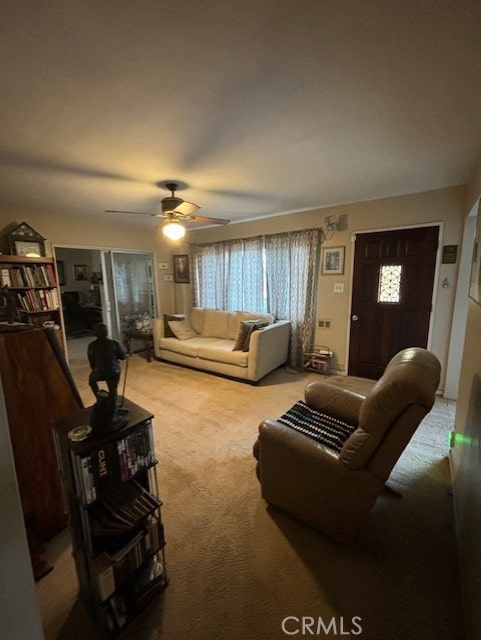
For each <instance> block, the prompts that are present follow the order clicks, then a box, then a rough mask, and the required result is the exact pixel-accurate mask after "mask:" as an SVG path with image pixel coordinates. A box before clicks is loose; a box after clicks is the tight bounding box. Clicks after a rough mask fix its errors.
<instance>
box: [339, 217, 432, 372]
mask: <svg viewBox="0 0 481 640" xmlns="http://www.w3.org/2000/svg"><path fill="white" fill-rule="evenodd" d="M438 234H439V227H419V228H415V229H403V230H400V231H383V232H378V233H360V234H358V235H357V236H356V244H355V252H354V277H353V286H352V306H351V308H352V311H351V337H350V347H349V368H348V372H349V374H350V375H354V376H362V377H365V378H374V379H377V378H380V377H381V376H382V374H383V372H384V369H385V367H386V365H387V363H388V362H389V360H390V359H391V358H392V357H393V356H394V355H395V354H396V353H397V352H398V351H401V349H405V348H406V347H414V346H416V347H426V346H427V341H428V333H429V319H430V315H431V306H432V304H431V302H432V292H433V283H434V271H435V266H436V252H437V247H438Z"/></svg>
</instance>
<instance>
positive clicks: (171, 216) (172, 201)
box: [106, 182, 230, 240]
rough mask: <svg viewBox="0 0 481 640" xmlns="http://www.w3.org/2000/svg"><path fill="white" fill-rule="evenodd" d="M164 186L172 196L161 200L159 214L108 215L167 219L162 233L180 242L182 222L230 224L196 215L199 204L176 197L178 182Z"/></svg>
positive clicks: (140, 212) (109, 211)
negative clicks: (134, 215) (146, 216)
mask: <svg viewBox="0 0 481 640" xmlns="http://www.w3.org/2000/svg"><path fill="white" fill-rule="evenodd" d="M162 186H163V187H165V188H166V189H168V190H169V191H170V193H171V195H170V196H166V197H165V198H162V200H161V211H159V212H157V213H150V212H147V211H115V210H112V209H110V210H107V211H106V213H134V214H137V215H149V216H154V217H155V218H166V222H164V223H163V226H162V233H163V234H164V236H166V237H167V238H169V239H170V240H180V239H181V238H183V237H184V235H185V227H184V226H183V225H182V224H181V222H182V221H184V220H185V221H187V222H207V223H210V224H229V222H230V220H225V219H223V218H207V217H206V216H197V215H194V214H195V212H196V211H198V210H199V209H200V206H199V205H198V204H194V203H193V202H187V201H186V200H182V198H179V197H177V196H176V195H175V192H176V191H177V189H178V188H179V184H178V183H177V182H165V183H162Z"/></svg>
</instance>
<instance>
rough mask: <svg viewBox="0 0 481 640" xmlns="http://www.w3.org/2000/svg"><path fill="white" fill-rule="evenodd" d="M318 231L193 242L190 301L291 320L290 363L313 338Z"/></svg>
mask: <svg viewBox="0 0 481 640" xmlns="http://www.w3.org/2000/svg"><path fill="white" fill-rule="evenodd" d="M319 247H320V230H319V229H306V230H302V231H295V232H290V233H279V234H273V235H268V236H258V237H255V238H246V239H240V240H232V241H224V242H214V243H210V244H204V245H193V248H192V261H193V272H194V283H193V284H194V289H193V292H194V304H195V305H196V306H199V307H213V308H217V309H225V310H227V311H236V310H239V309H240V310H244V311H254V312H255V311H259V312H261V311H262V312H265V311H267V312H269V313H272V314H273V315H274V317H275V318H276V319H278V320H290V321H291V323H292V332H291V346H290V354H289V364H290V365H291V366H300V365H301V362H302V353H303V351H309V350H310V348H311V346H312V342H313V339H314V323H315V290H316V287H315V283H316V281H317V268H318V262H319Z"/></svg>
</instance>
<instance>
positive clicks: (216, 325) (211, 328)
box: [201, 309, 228, 338]
mask: <svg viewBox="0 0 481 640" xmlns="http://www.w3.org/2000/svg"><path fill="white" fill-rule="evenodd" d="M227 318H228V314H227V311H219V309H204V324H203V327H202V334H201V335H202V337H204V338H225V337H226V336H227Z"/></svg>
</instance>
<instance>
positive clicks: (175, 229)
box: [162, 220, 185, 240]
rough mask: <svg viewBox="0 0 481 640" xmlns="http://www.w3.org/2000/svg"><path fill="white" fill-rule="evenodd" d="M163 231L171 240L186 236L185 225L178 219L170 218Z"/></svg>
mask: <svg viewBox="0 0 481 640" xmlns="http://www.w3.org/2000/svg"><path fill="white" fill-rule="evenodd" d="M162 233H163V234H164V237H166V238H168V239H169V240H181V239H182V238H183V237H184V236H185V227H183V226H182V225H181V224H180V222H179V221H178V220H170V221H169V222H167V224H165V225H164V226H163V227H162Z"/></svg>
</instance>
